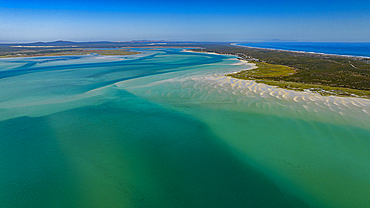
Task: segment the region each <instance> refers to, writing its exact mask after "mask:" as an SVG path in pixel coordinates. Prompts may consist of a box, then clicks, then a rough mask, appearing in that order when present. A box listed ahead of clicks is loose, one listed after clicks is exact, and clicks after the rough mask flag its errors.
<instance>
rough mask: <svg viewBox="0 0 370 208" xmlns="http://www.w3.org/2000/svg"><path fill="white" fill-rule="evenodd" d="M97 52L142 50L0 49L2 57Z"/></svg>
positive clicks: (119, 52) (132, 52) (108, 53)
mask: <svg viewBox="0 0 370 208" xmlns="http://www.w3.org/2000/svg"><path fill="white" fill-rule="evenodd" d="M92 53H96V54H99V55H103V56H112V55H134V54H140V52H134V51H129V50H127V49H113V50H93V49H81V48H68V49H28V48H27V49H25V48H19V49H18V50H16V49H13V50H10V49H8V50H2V51H0V58H12V57H36V56H71V55H88V54H92Z"/></svg>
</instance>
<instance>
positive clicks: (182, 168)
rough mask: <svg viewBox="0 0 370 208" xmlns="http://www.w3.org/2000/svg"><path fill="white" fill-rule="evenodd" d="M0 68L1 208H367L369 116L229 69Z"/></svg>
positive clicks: (179, 61) (64, 63)
mask: <svg viewBox="0 0 370 208" xmlns="http://www.w3.org/2000/svg"><path fill="white" fill-rule="evenodd" d="M142 51H143V54H142V55H135V56H113V57H100V56H78V57H42V58H16V59H1V60H0V87H1V89H2V90H1V91H0V162H1V164H2V165H1V166H0V206H1V207H369V206H370V151H369V147H370V126H369V118H370V102H369V101H368V100H363V99H356V98H335V97H321V96H319V95H316V94H313V93H297V92H291V91H287V90H279V89H276V88H274V87H268V86H265V85H262V84H256V83H253V82H250V81H241V80H239V81H238V80H234V79H230V78H226V77H225V76H223V74H225V73H228V72H233V71H237V70H241V69H248V68H250V67H251V66H249V65H244V64H240V62H239V61H238V60H236V59H235V57H233V56H221V55H213V54H203V53H189V52H182V51H181V50H180V49H157V50H152V49H148V50H144V49H142Z"/></svg>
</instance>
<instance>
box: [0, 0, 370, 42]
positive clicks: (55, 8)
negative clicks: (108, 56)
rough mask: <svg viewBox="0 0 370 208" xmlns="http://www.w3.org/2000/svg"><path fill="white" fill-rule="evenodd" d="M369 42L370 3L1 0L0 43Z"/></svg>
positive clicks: (314, 1) (195, 0)
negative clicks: (147, 41) (65, 41)
mask: <svg viewBox="0 0 370 208" xmlns="http://www.w3.org/2000/svg"><path fill="white" fill-rule="evenodd" d="M142 39H150V40H170V41H230V42H234V41H235V42H236V41H265V40H271V39H281V40H287V41H293V40H294V41H339V42H340V41H342V42H370V1H368V0H367V1H364V0H359V1H355V2H352V1H343V0H336V1H328V0H321V1H319V0H311V1H300V0H296V1H292V0H282V1H271V0H260V1H249V0H245V1H234V0H229V1H219V0H214V1H201V0H187V1H178V0H173V1H166V0H164V1H146V0H135V1H118V0H106V1H102V0H92V1H91V0H90V1H88V0H83V1H78V0H76V1H70V0H67V1H46V0H38V1H37V0H28V1H20V0H0V42H33V41H54V40H70V41H127V40H142Z"/></svg>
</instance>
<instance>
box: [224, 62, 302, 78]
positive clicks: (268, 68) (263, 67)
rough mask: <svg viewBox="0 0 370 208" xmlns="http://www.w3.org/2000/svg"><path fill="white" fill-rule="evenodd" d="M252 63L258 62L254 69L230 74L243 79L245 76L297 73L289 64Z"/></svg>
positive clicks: (262, 76) (275, 75)
mask: <svg viewBox="0 0 370 208" xmlns="http://www.w3.org/2000/svg"><path fill="white" fill-rule="evenodd" d="M250 63H254V64H256V66H257V68H256V69H253V70H245V71H241V72H239V73H235V74H231V75H230V76H232V77H234V78H242V79H243V78H244V77H246V78H248V79H262V78H266V77H281V76H289V75H292V74H295V73H296V72H295V70H294V69H292V68H291V67H288V66H283V65H277V64H267V63H260V62H253V61H251V62H250Z"/></svg>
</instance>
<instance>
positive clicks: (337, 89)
mask: <svg viewBox="0 0 370 208" xmlns="http://www.w3.org/2000/svg"><path fill="white" fill-rule="evenodd" d="M203 47H204V48H205V49H203V51H209V52H215V53H221V54H231V55H237V56H239V59H242V60H247V61H249V62H252V63H256V65H257V67H258V68H257V69H253V70H246V71H241V72H239V73H233V74H229V75H228V76H232V77H235V78H239V79H249V80H255V81H256V82H260V83H265V84H269V85H273V86H278V87H281V88H286V89H292V90H301V91H302V90H310V91H313V92H317V93H320V94H322V95H337V96H354V97H363V98H370V59H368V58H362V57H349V56H348V57H346V56H339V55H325V54H314V53H302V52H291V51H279V50H270V49H257V48H247V47H238V46H232V45H226V44H224V45H216V44H213V45H204V46H203ZM196 50H199V49H195V51H196ZM251 60H252V61H251ZM282 66H284V67H282ZM272 69H273V70H272Z"/></svg>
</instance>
